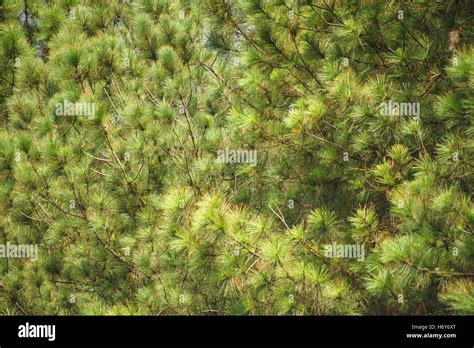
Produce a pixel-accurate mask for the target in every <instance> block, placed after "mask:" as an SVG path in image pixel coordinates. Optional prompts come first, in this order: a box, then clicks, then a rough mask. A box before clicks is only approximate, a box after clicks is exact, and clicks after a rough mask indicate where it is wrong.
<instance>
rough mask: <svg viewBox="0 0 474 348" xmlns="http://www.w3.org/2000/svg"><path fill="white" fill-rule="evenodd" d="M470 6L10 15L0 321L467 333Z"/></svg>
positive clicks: (25, 2)
mask: <svg viewBox="0 0 474 348" xmlns="http://www.w3.org/2000/svg"><path fill="white" fill-rule="evenodd" d="M470 5H471V3H470V0H446V1H428V0H418V1H376V0H359V1H353V0H350V1H342V0H308V1H306V0H304V1H296V0H285V1H284V0H235V1H227V0H205V1H188V0H173V1H172V0H134V1H131V0H130V1H125V0H107V1H93V0H85V1H77V0H54V1H45V0H11V1H8V0H7V1H0V122H1V123H2V127H1V129H0V245H6V244H7V243H10V244H15V245H18V244H33V245H38V257H37V259H36V260H34V259H31V258H15V257H2V258H0V314H3V315H18V314H34V315H45V314H58V315H174V314H179V315H274V314H278V315H331V314H332V315H367V314H389V315H398V314H435V315H440V314H474V238H473V234H474V230H473V226H474V209H473V203H472V202H473V200H472V198H473V197H472V188H473V184H474V181H473V180H474V175H473V174H474V140H473V139H474V126H473V122H472V121H473V112H474V99H473V95H474V46H473V43H474V30H473V28H474V11H473V8H472V6H470ZM388 101H390V102H391V103H394V104H397V103H406V102H410V103H416V104H418V107H419V109H418V111H419V112H416V110H415V109H411V114H409V115H406V114H402V113H401V112H394V113H393V114H391V115H384V114H383V113H382V112H381V108H380V106H381V105H382V104H383V103H387V102H388ZM65 103H66V104H65ZM67 103H71V104H72V105H73V112H72V113H71V114H67V109H68V106H67V105H68V104H67ZM58 105H60V109H58ZM74 105H88V106H90V108H89V109H88V110H87V109H84V110H82V111H81V110H78V109H77V108H76V109H74ZM91 108H92V109H91ZM413 108H415V106H413ZM58 110H60V112H58ZM392 111H393V110H392ZM65 113H66V114H65ZM227 150H231V151H232V150H234V151H236V150H244V151H247V154H250V153H254V152H253V151H255V156H256V157H255V162H252V161H238V160H235V158H234V160H229V158H227V160H225V161H222V160H220V155H219V153H221V154H222V152H226V151H227ZM227 155H228V154H224V156H227ZM332 245H333V246H337V245H342V246H345V245H349V246H358V247H360V246H361V247H363V253H364V254H363V257H358V258H354V257H338V256H337V254H336V255H334V254H333V255H328V252H327V248H328V246H332ZM359 256H360V255H359Z"/></svg>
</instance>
